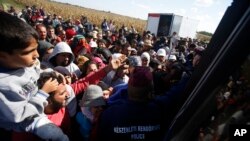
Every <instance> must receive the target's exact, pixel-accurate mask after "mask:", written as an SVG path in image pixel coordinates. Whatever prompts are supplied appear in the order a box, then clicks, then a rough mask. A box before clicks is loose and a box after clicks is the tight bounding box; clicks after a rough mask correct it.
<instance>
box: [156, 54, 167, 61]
mask: <svg viewBox="0 0 250 141" xmlns="http://www.w3.org/2000/svg"><path fill="white" fill-rule="evenodd" d="M157 60H159V61H160V62H164V61H165V56H158V55H157Z"/></svg>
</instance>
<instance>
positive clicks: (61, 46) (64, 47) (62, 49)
mask: <svg viewBox="0 0 250 141" xmlns="http://www.w3.org/2000/svg"><path fill="white" fill-rule="evenodd" d="M60 53H70V55H71V57H70V64H71V63H72V62H73V61H74V58H75V56H74V54H73V53H72V50H71V48H70V46H69V45H68V44H67V43H66V42H59V43H58V44H56V46H55V48H54V50H53V52H52V53H51V55H50V57H49V59H48V60H49V62H50V63H51V64H53V62H52V60H53V59H54V57H56V56H57V55H58V54H60Z"/></svg>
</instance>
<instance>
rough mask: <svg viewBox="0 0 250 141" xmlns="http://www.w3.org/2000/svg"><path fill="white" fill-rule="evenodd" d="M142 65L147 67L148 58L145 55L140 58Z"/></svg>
mask: <svg viewBox="0 0 250 141" xmlns="http://www.w3.org/2000/svg"><path fill="white" fill-rule="evenodd" d="M141 63H142V66H144V67H147V66H148V59H147V58H146V57H143V58H142V59H141Z"/></svg>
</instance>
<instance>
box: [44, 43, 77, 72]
mask: <svg viewBox="0 0 250 141" xmlns="http://www.w3.org/2000/svg"><path fill="white" fill-rule="evenodd" d="M60 53H69V54H70V55H71V57H70V63H69V65H68V66H65V68H66V69H67V70H68V71H69V72H70V73H75V74H76V75H77V77H80V76H81V71H80V69H79V68H78V66H77V65H76V64H74V63H73V61H74V59H75V56H74V54H73V53H72V50H71V48H70V46H69V45H68V44H67V43H65V42H60V43H58V44H56V46H55V48H54V50H53V52H52V53H51V55H50V57H49V59H48V60H49V63H48V64H47V67H48V68H52V69H53V68H54V67H57V65H55V64H54V63H53V60H54V59H55V57H56V56H57V55H58V54H60Z"/></svg>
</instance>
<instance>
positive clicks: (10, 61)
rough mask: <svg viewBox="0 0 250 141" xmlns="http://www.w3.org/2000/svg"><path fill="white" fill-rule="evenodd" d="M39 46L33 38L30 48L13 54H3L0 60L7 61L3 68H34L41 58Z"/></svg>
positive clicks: (17, 50)
mask: <svg viewBox="0 0 250 141" xmlns="http://www.w3.org/2000/svg"><path fill="white" fill-rule="evenodd" d="M37 46H38V44H37V40H35V39H34V38H32V39H31V40H30V44H29V46H28V47H26V48H25V49H16V50H13V52H12V54H9V53H5V52H1V57H0V58H1V59H2V58H4V59H5V61H4V64H3V66H5V67H6V68H10V69H18V68H24V67H31V66H33V65H34V64H35V63H36V61H37V58H38V57H39V54H38V52H37ZM1 62H2V61H1Z"/></svg>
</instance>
